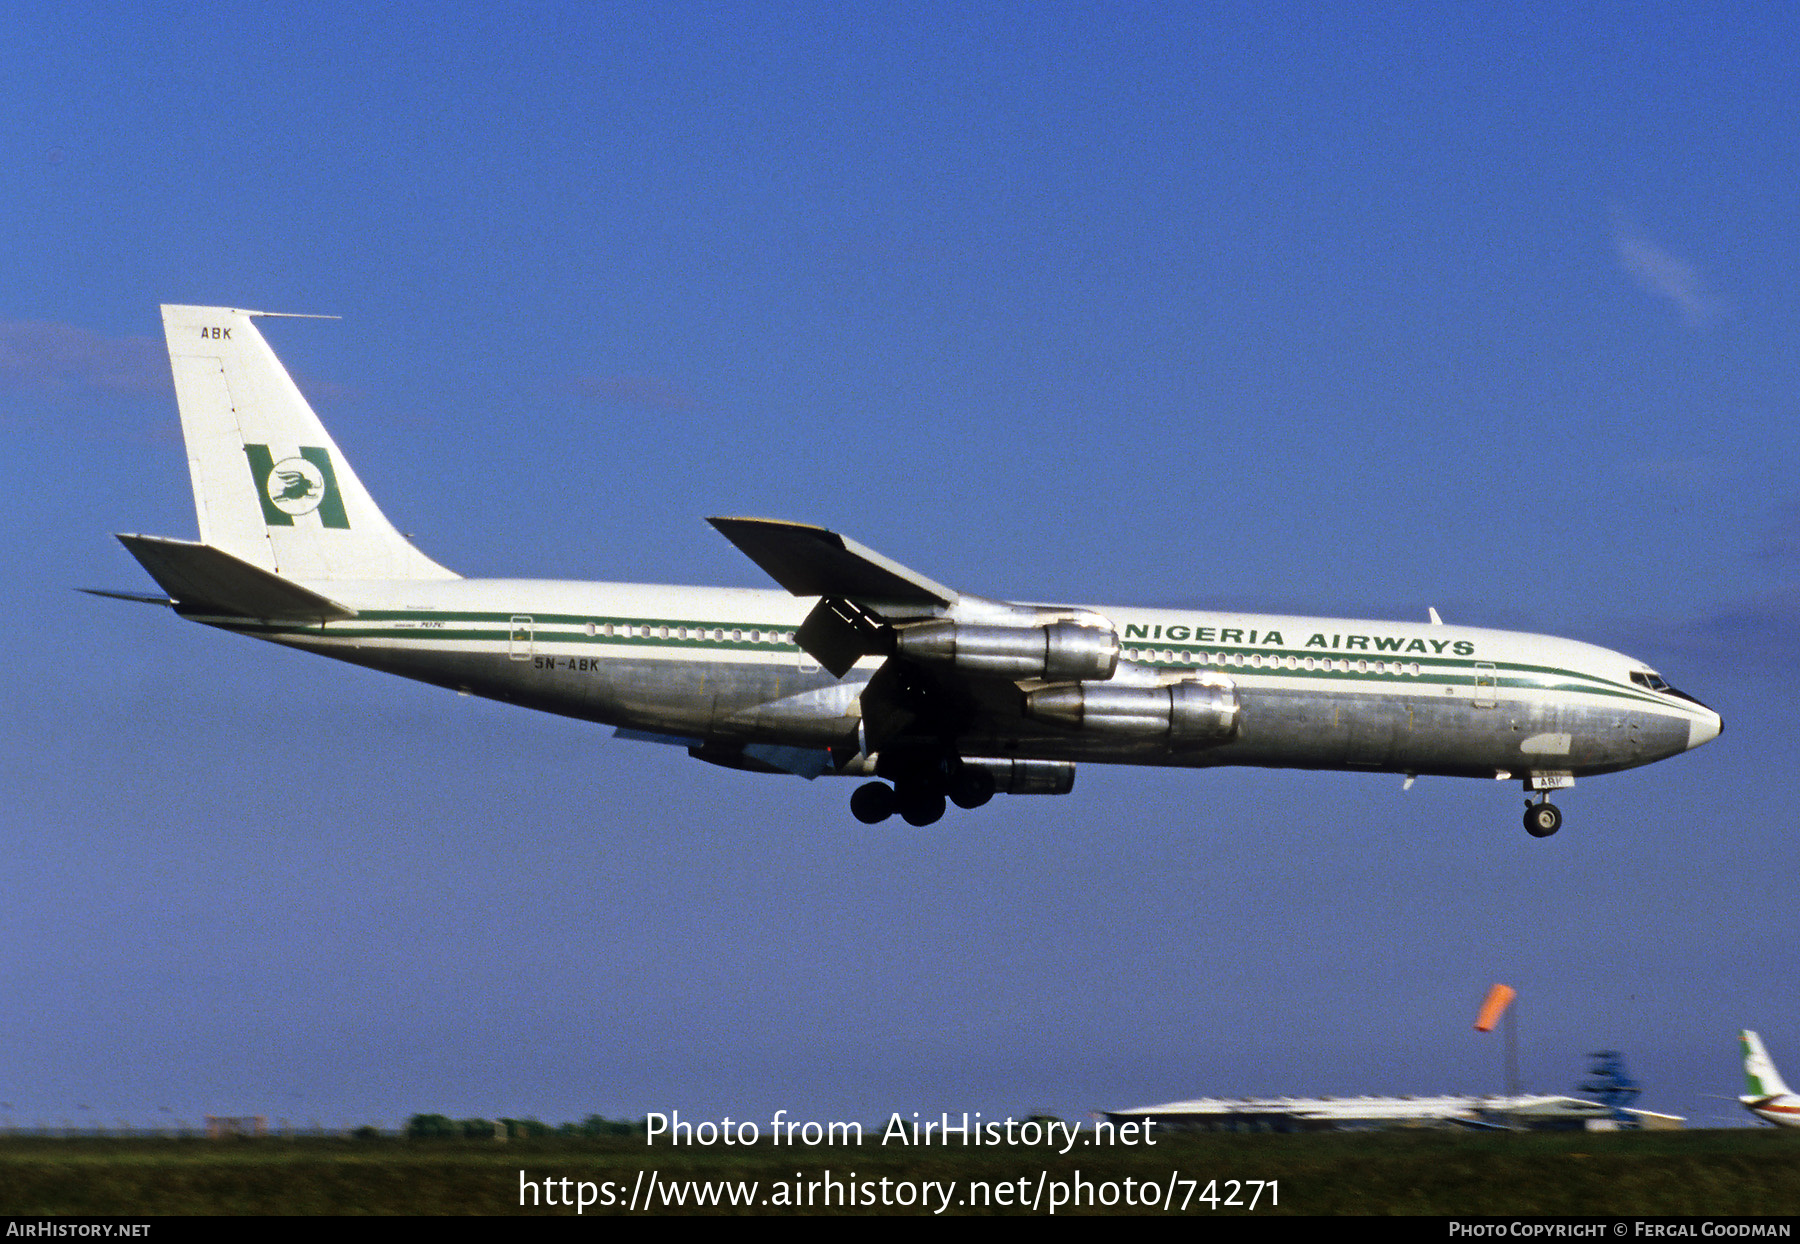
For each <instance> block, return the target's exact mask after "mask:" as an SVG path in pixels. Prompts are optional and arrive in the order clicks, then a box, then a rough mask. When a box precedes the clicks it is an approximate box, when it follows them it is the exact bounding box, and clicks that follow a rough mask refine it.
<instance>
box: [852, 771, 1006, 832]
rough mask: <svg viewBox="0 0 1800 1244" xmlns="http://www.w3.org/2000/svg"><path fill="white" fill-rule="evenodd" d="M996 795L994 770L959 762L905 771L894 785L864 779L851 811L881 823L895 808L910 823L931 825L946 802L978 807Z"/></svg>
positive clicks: (864, 819)
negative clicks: (945, 767)
mask: <svg viewBox="0 0 1800 1244" xmlns="http://www.w3.org/2000/svg"><path fill="white" fill-rule="evenodd" d="M993 797H994V775H993V774H991V773H989V772H988V771H987V770H986V769H983V768H981V767H980V766H978V765H965V764H959V765H957V766H955V768H953V769H952V770H951V771H950V772H948V773H945V772H942V771H941V770H923V771H919V770H915V771H913V772H909V773H903V774H900V775H898V776H896V777H895V779H894V784H893V785H892V786H889V785H888V784H887V783H886V782H864V783H863V784H862V785H861V786H859V787H857V788H856V793H855V794H853V795H851V796H850V814H851V815H852V816H854V817H855V818H856V819H857V820H859V821H861V822H862V823H863V824H864V825H876V824H879V823H880V822H882V821H885V820H887V819H888V817H890V816H892V815H893V814H894V813H896V812H898V813H899V814H900V819H901V820H903V821H905V822H906V823H907V824H908V825H930V824H932V823H933V822H935V821H937V820H938V819H939V818H940V817H942V816H943V815H944V809H945V806H946V805H947V804H950V803H954V804H955V805H956V806H957V807H959V808H979V807H980V806H981V805H982V804H984V803H986V802H987V801H988V800H990V799H992V798H993Z"/></svg>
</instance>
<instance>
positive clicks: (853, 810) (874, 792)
mask: <svg viewBox="0 0 1800 1244" xmlns="http://www.w3.org/2000/svg"><path fill="white" fill-rule="evenodd" d="M850 815H851V816H854V817H855V818H856V819H857V820H859V821H861V822H862V823H863V824H864V825H879V824H880V823H881V822H883V821H885V820H887V819H888V817H890V816H892V815H894V788H893V787H892V786H889V785H888V784H887V783H886V782H864V783H863V784H862V785H861V786H858V787H857V788H856V793H855V794H853V795H851V796H850Z"/></svg>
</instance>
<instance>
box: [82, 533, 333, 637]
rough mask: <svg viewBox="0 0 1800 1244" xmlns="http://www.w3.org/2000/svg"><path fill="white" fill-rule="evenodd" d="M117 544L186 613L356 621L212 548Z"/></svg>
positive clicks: (127, 539)
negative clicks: (124, 549)
mask: <svg viewBox="0 0 1800 1244" xmlns="http://www.w3.org/2000/svg"><path fill="white" fill-rule="evenodd" d="M118 540H119V543H120V544H123V545H124V546H125V548H126V551H128V552H129V553H130V554H131V555H132V556H133V557H135V558H137V559H138V561H139V562H140V563H142V565H143V567H144V569H145V570H147V571H149V572H150V577H151V578H152V579H155V580H156V583H157V586H158V587H160V588H162V590H163V591H165V592H167V593H168V594H169V595H170V596H171V597H172V598H173V599H174V600H175V602H176V605H177V607H178V608H180V609H181V610H183V611H185V612H189V613H219V614H225V615H229V616H233V617H242V618H271V619H274V618H283V619H305V620H306V621H309V622H311V621H322V620H326V619H337V618H354V617H355V616H356V610H354V609H351V608H349V607H347V606H345V605H340V604H338V603H337V602H336V601H334V600H332V599H330V598H329V597H325V596H321V595H319V594H318V593H317V592H314V591H312V590H311V589H309V588H304V587H301V586H300V585H299V584H298V583H295V582H293V581H291V580H288V579H284V578H282V577H281V576H280V575H278V574H275V573H273V572H271V571H268V570H264V569H263V568H262V567H261V566H253V565H251V564H250V563H249V562H247V561H244V560H243V559H242V558H238V557H233V556H232V555H231V554H230V553H227V552H225V551H224V550H223V549H215V548H213V547H212V546H211V545H208V544H195V543H193V542H192V541H189V540H170V539H166V538H165V537H162V536H138V535H120V536H119V537H118Z"/></svg>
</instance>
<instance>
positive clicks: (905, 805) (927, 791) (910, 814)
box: [897, 787, 944, 825]
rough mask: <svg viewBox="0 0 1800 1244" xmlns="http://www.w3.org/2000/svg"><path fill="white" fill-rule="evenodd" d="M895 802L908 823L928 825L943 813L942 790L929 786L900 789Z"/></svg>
mask: <svg viewBox="0 0 1800 1244" xmlns="http://www.w3.org/2000/svg"><path fill="white" fill-rule="evenodd" d="M897 802H898V803H899V805H900V815H901V817H902V818H903V819H904V820H905V821H906V823H907V824H908V825H930V824H932V823H934V822H935V821H937V820H938V819H939V818H941V817H942V816H943V815H944V792H943V791H941V790H934V789H932V788H930V787H926V788H923V789H913V790H902V791H901V792H900V793H899V796H898V799H897Z"/></svg>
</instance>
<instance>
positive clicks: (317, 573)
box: [162, 306, 458, 581]
mask: <svg viewBox="0 0 1800 1244" xmlns="http://www.w3.org/2000/svg"><path fill="white" fill-rule="evenodd" d="M267 314H271V313H269V312H261V311H239V310H235V309H232V308H229V307H176V306H165V307H164V308H163V309H162V317H163V332H164V334H165V335H166V336H167V337H168V341H169V366H170V369H171V370H172V371H173V372H174V373H175V399H176V402H177V403H178V404H179V406H180V407H181V431H182V435H183V437H184V438H185V439H186V441H187V453H188V470H189V472H190V474H191V475H192V477H193V481H194V508H195V510H196V511H197V512H198V515H199V519H200V541H201V543H202V544H205V545H210V546H211V547H212V548H215V549H218V550H220V551H222V552H224V553H228V554H230V555H231V556H232V557H235V558H237V559H238V560H240V561H244V562H248V563H249V564H250V565H252V566H254V567H258V568H260V569H262V570H267V571H269V572H271V573H273V574H276V575H279V576H281V577H282V578H284V579H300V580H311V581H329V580H334V579H338V580H342V579H454V578H457V577H458V576H457V575H455V574H454V573H452V572H451V571H448V570H446V569H444V568H443V567H442V566H440V565H438V564H437V563H436V562H434V561H432V560H431V559H430V558H429V557H426V556H425V555H424V554H423V553H421V552H419V550H417V549H416V548H414V547H413V546H412V544H411V543H410V542H409V541H408V540H407V539H406V537H405V536H403V535H401V534H400V532H399V531H397V530H396V529H395V528H394V525H393V524H392V523H390V522H388V520H387V519H386V518H385V517H383V515H382V513H381V511H380V510H379V509H378V508H376V505H375V502H374V500H373V499H372V498H370V496H369V494H368V492H367V490H365V489H364V488H363V486H362V481H361V480H359V479H357V478H356V472H354V471H352V470H351V469H350V464H349V463H347V462H345V461H344V455H343V454H342V453H341V452H340V451H339V450H338V447H337V445H336V444H335V443H334V442H333V441H332V439H331V437H330V435H329V434H327V433H326V431H325V428H324V425H323V424H321V423H320V422H319V417H318V416H317V415H315V414H314V413H313V411H312V407H311V406H309V405H307V403H306V399H305V398H304V397H302V396H301V395H300V390H299V389H297V388H296V387H294V382H293V380H292V379H291V378H289V376H288V374H287V369H286V368H284V367H282V365H281V360H279V359H278V358H276V357H275V352H274V351H273V350H271V349H270V348H269V343H268V342H266V341H264V340H263V336H262V334H261V333H260V332H258V331H257V329H256V323H255V317H257V316H259V315H267Z"/></svg>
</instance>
